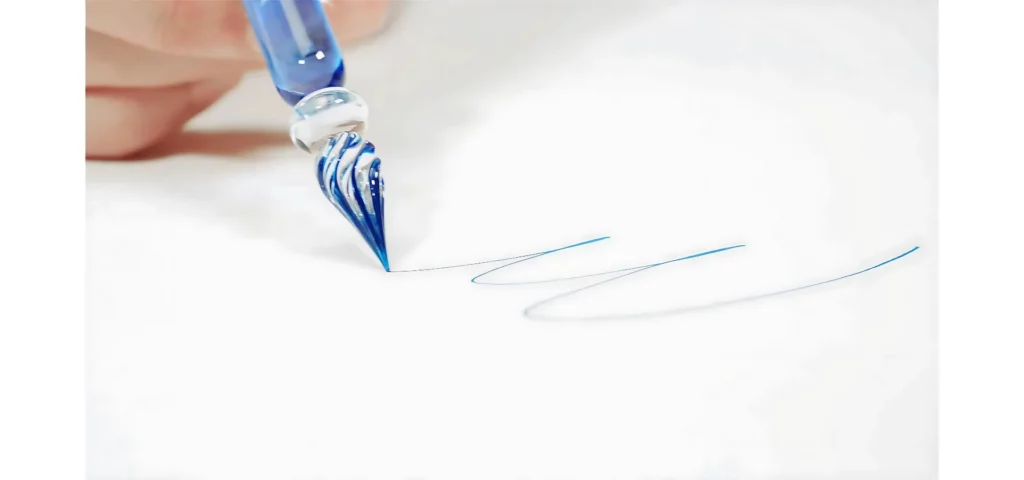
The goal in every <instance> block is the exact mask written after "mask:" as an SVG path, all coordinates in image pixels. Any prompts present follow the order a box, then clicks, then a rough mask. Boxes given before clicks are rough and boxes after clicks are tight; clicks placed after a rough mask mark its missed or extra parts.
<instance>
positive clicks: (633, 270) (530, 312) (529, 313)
mask: <svg viewBox="0 0 1024 480" xmlns="http://www.w3.org/2000/svg"><path fill="white" fill-rule="evenodd" d="M609 238H610V237H598V238H594V239H591V240H587V241H584V242H579V243H574V244H572V245H567V246H564V247H559V248H555V249H551V250H546V251H542V252H536V253H529V254H525V255H518V256H514V257H506V258H499V259H494V260H485V261H480V262H473V263H464V264H459V265H448V266H442V267H432V268H422V269H416V270H393V271H392V273H412V272H425V271H432V270H445V269H451V268H461V267H469V266H475V265H483V264H487V263H497V262H504V261H507V262H508V263H506V264H504V265H500V266H498V267H495V268H492V269H490V270H487V271H485V272H483V273H481V274H479V275H476V276H474V277H473V278H471V279H470V282H472V283H475V284H478V285H504V286H507V285H527V284H536V283H548V282H558V281H563V280H573V279H579V278H587V277H596V276H600V275H609V274H613V273H621V275H616V276H614V277H612V278H609V279H605V280H601V281H599V282H595V283H592V284H590V285H586V286H584V287H580V288H577V289H573V290H570V291H568V292H563V293H560V294H557V295H554V296H551V297H548V298H546V299H543V300H540V301H538V302H536V303H534V304H532V305H530V306H528V307H526V309H524V310H523V315H525V316H526V317H527V318H532V319H547V320H573V319H574V320H610V319H626V318H652V317H661V316H668V315H678V314H682V313H689V312H693V311H697V310H706V309H710V308H716V307H724V306H728V305H734V304H737V303H741V302H749V301H754V300H760V299H764V298H769V297H774V296H778V295H784V294H787V293H792V292H796V291H800V290H806V289H809V288H814V287H818V286H821V285H825V284H829V283H833V282H837V281H840V280H844V279H848V278H851V277H854V276H857V275H861V274H864V273H867V272H869V271H872V270H875V269H877V268H880V267H882V266H884V265H887V264H889V263H892V262H895V261H896V260H899V259H901V258H903V257H906V256H907V255H910V254H911V253H914V252H916V251H917V250H919V249H920V247H919V246H914V247H913V248H911V249H909V250H907V251H905V252H903V253H901V254H899V255H896V256H895V257H892V258H889V259H887V260H885V261H883V262H881V263H878V264H876V265H873V266H870V267H867V268H864V269H862V270H858V271H856V272H853V273H848V274H846V275H842V276H838V277H835V278H831V279H828V280H823V281H819V282H814V283H810V284H807V285H802V286H799V287H794V288H788V289H784V290H777V291H773V292H769V293H763V294H758V295H749V296H744V297H738V298H734V299H732V300H727V301H720V302H713V303H708V304H704V305H698V306H694V307H682V308H674V309H664V310H657V311H646V312H635V313H626V314H616V315H605V316H596V315H595V316H577V317H567V316H562V317H555V316H541V315H538V314H536V313H534V311H535V310H537V308H538V307H540V306H542V305H546V304H549V303H552V302H555V301H557V300H560V299H565V298H568V297H570V296H573V295H577V294H579V293H581V292H583V291H585V290H590V289H593V288H596V287H599V286H601V285H607V284H609V283H611V282H614V281H616V280H621V279H623V278H625V277H628V276H630V275H636V274H638V273H641V272H645V271H647V270H650V269H652V268H657V267H660V266H664V265H668V264H671V263H675V262H680V261H683V260H690V259H695V258H700V257H705V256H708V255H713V254H716V253H722V252H726V251H729V250H733V249H737V248H742V247H745V246H746V245H732V246H728V247H722V248H716V249H713V250H707V251H704V252H700V253H695V254H692V255H687V256H683V257H678V258H673V259H671V260H666V261H663V262H656V263H651V264H647V265H638V266H635V267H628V268H622V269H617V270H608V271H604V272H597V273H589V274H585V275H577V276H572V277H560V278H552V279H546V280H533V281H523V282H505V283H498V282H480V281H479V280H480V278H482V277H484V276H486V275H489V274H491V273H494V272H496V271H498V270H501V269H503V268H507V267H511V266H512V265H516V264H520V263H523V262H526V261H528V260H534V259H537V258H540V257H543V256H545V255H550V254H552V253H557V252H561V251H565V250H568V249H570V248H576V247H582V246H584V245H590V244H593V243H597V242H600V241H603V240H607V239H609Z"/></svg>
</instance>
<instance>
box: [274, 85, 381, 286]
mask: <svg viewBox="0 0 1024 480" xmlns="http://www.w3.org/2000/svg"><path fill="white" fill-rule="evenodd" d="M367 113H368V109H367V107H366V102H364V101H363V99H362V98H361V97H360V96H359V95H356V94H355V93H353V92H351V91H349V90H347V89H345V88H341V87H331V88H324V89H321V90H318V91H316V92H313V93H311V94H309V95H308V96H306V97H305V98H303V99H302V100H300V101H299V102H298V103H297V104H295V116H294V118H293V119H292V127H291V134H292V142H294V143H295V145H296V146H297V147H299V148H301V149H302V150H305V151H307V152H313V151H318V152H319V153H318V154H317V178H318V180H319V182H320V189H321V190H322V191H323V192H324V195H325V196H326V197H327V199H328V200H330V202H331V204H333V205H334V207H335V208H337V209H338V211H340V212H341V213H342V214H343V215H344V216H345V218H347V219H348V221H349V222H350V223H352V225H353V226H354V227H356V230H358V231H359V233H360V235H362V236H363V239H364V240H366V243H367V244H368V245H369V246H370V248H371V249H372V250H373V253H374V255H376V256H377V259H378V260H380V263H381V265H383V266H384V270H386V271H390V270H391V267H390V265H389V264H388V251H387V246H386V243H385V237H384V179H383V177H382V176H381V172H380V163H381V162H380V158H378V157H377V154H376V149H375V147H374V146H373V144H372V143H370V142H368V141H366V140H365V139H364V138H363V137H362V136H361V135H360V133H362V132H363V131H364V130H365V128H366V118H367Z"/></svg>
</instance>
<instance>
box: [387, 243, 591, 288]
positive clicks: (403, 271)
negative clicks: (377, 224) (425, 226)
mask: <svg viewBox="0 0 1024 480" xmlns="http://www.w3.org/2000/svg"><path fill="white" fill-rule="evenodd" d="M609 238H611V237H599V238H594V239H591V240H587V241H585V242H580V243H575V244H572V245H569V246H567V247H562V248H556V249H554V250H546V251H543V252H535V253H527V254H525V255H516V256H514V257H505V258H496V259H494V260H484V261H481V262H472V263H461V264H458V265H445V266H443V267H428V268H416V269H412V270H392V271H391V273H414V272H429V271H433V270H448V269H452V268H462V267H473V266H476V265H486V264H488V263H497V262H504V261H507V260H519V259H524V260H529V258H526V257H530V258H533V257H539V256H541V255H547V254H549V253H554V252H557V251H559V250H565V249H567V248H572V247H578V246H581V245H586V244H588V243H594V242H600V241H601V240H607V239H609ZM519 261H522V260H519ZM508 265H511V263H510V264H508ZM508 265H505V266H506V267H507V266H508ZM499 268H500V267H499ZM495 270H496V269H495ZM490 271H492V272H493V271H494V270H490ZM485 274H487V272H484V273H482V274H480V275H477V276H476V277H474V279H475V278H479V277H480V276H482V275H485Z"/></svg>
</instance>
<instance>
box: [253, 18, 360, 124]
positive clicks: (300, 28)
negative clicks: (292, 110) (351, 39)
mask: <svg viewBox="0 0 1024 480" xmlns="http://www.w3.org/2000/svg"><path fill="white" fill-rule="evenodd" d="M242 3H243V4H244V5H245V11H246V14H247V15H248V16H249V23H250V24H251V25H252V30H253V33H254V34H255V36H256V39H257V41H258V42H259V45H260V49H261V50H262V51H263V57H264V59H266V62H267V69H268V70H269V71H270V76H271V78H272V79H273V81H274V86H275V87H277V91H278V93H279V94H280V95H281V98H283V99H284V100H285V101H286V102H288V104H289V105H291V106H294V105H295V104H296V103H298V102H299V100H301V99H302V98H303V97H305V96H307V95H309V94H310V93H313V92H315V91H317V90H320V89H322V88H327V87H340V86H343V85H344V84H345V63H344V61H343V60H342V56H341V49H339V48H338V42H337V40H335V38H334V32H333V31H332V30H331V24H330V22H328V21H327V16H326V14H325V13H324V6H323V5H322V4H321V0H242Z"/></svg>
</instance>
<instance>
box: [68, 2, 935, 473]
mask: <svg viewBox="0 0 1024 480" xmlns="http://www.w3.org/2000/svg"><path fill="white" fill-rule="evenodd" d="M934 23H935V19H934V6H933V5H931V4H929V3H927V2H923V3H920V4H917V3H904V4H901V5H890V4H887V3H883V2H847V3H841V2H835V3H831V4H829V5H827V6H826V5H821V4H812V3H811V2H779V3H765V2H744V3H741V2H694V3H683V4H678V5H674V4H671V3H667V2H640V3H630V2H615V3H614V4H612V3H608V2H584V3H580V2H555V3H553V4H551V3H543V4H542V3H532V2H526V3H525V4H523V5H516V4H512V3H510V2H488V3H482V4H481V3H473V4H465V3H456V2H429V3H419V2H414V3H413V4H412V5H408V6H406V7H405V8H403V11H402V14H401V16H400V17H399V18H398V20H397V22H396V23H395V24H394V25H392V27H391V28H390V30H389V31H388V32H387V33H386V34H384V35H383V36H381V37H380V38H378V39H377V40H376V41H375V42H374V43H372V44H370V45H368V46H366V47H363V48H359V49H354V50H352V51H351V52H349V53H348V55H347V61H348V65H349V69H350V78H349V84H348V85H349V87H350V88H352V89H354V90H356V91H358V92H359V93H360V94H361V95H363V96H364V97H365V98H366V99H367V101H368V102H369V104H370V107H371V120H370V129H369V131H368V133H367V137H368V138H369V139H370V140H371V141H373V142H374V143H375V144H376V145H377V147H378V152H379V154H380V155H381V157H382V159H383V161H384V167H383V168H384V175H385V178H386V182H387V203H386V205H387V213H386V222H387V235H388V243H389V250H390V256H391V259H392V266H393V268H395V269H418V268H426V267H433V266H443V265H451V264H459V263H466V262H474V261H481V260H488V259H494V258H501V257H508V256H514V255H520V254H526V253H532V252H538V251H544V250H549V249H553V248H558V247H561V246H565V245H569V244H573V243H576V242H580V241H584V240H588V239H592V238H597V237H602V236H610V237H611V238H610V239H608V240H605V241H602V242H598V243H595V244H591V245H587V246H584V247H579V248H574V249H571V250H568V251H565V252H560V253H557V254H551V255H547V256H545V257H543V258H538V259H534V260H530V261H528V262H523V263H522V264H519V265H516V266H514V267H509V268H507V269H502V270H499V271H497V272H495V274H494V275H493V276H490V277H488V280H491V281H496V282H509V281H529V280H542V279H547V278H553V277H567V276H576V275H584V274H588V273H593V272H600V271H607V270H614V269H619V268H627V267H633V266H638V265H647V264H651V263H656V262H660V261H664V260H669V259H672V258H677V257H682V256H686V255H690V254H694V253H699V252H702V251H706V250H712V249H716V248H720V247H725V246H729V245H737V244H743V245H745V247H743V248H738V249H735V250H730V251H728V252H723V253H720V254H715V255H709V256H707V257H701V258H699V259H693V260H687V261H682V262H678V263H676V264H672V265H666V266H663V267H659V268H656V269H652V270H650V271H647V272H643V273H640V274H636V275H633V276H631V277H629V278H625V279H622V280H619V281H615V282H612V283H610V284H608V285H604V286H602V287H600V288H595V289H592V290H588V291H585V292H582V293H581V294H580V295H576V296H572V297H569V298H567V299H564V300H563V301H560V302H557V304H552V305H551V306H550V308H547V309H545V310H544V312H545V313H546V315H549V316H562V317H581V316H582V317H586V316H593V315H604V314H609V313H616V314H617V313H623V314H628V313H630V312H637V311H651V310H654V311H657V310H666V309H667V310H671V309H678V308H685V307H689V306H696V305H702V304H706V303H709V302H712V303H713V302H717V301H723V300H730V299H734V298H742V297H745V296H750V295H757V294H759V293H767V292H771V291H775V290H779V289H786V288H790V287H794V286H799V285H803V284H808V283H814V282H816V281H820V280H826V279H829V278H833V277H838V276H841V275H845V274H848V273H852V272H855V271H858V270H861V269H863V268H866V267H869V266H871V265H874V264H876V263H879V262H881V261H884V260H886V259H888V258H891V257H893V256H896V255H898V254H900V253H902V252H905V251H907V250H908V249H910V248H912V247H914V246H919V247H921V248H920V250H918V251H916V252H914V253H913V254H911V255H908V256H906V257H904V258H902V259H900V260H899V261H896V262H893V263H892V264H890V265H887V266H885V267H882V268H879V269H877V270H874V271H872V272H868V273H865V274H863V275H859V276H856V277H853V278H851V279H848V280H844V281H840V282H836V283H833V284H829V285H826V286H822V287H818V288H814V289H808V290H804V291H800V292H796V293H793V294H789V295H783V296H778V297H773V298H767V299H763V300H760V301H752V302H741V303H737V304H733V305H727V306H723V307H721V308H711V309H705V310H698V311H693V312H689V313H685V314H680V315H670V316H659V317H656V318H639V319H620V320H602V321H587V320H565V319H563V320H543V319H531V318H528V317H526V316H524V314H523V310H524V309H525V308H526V307H528V306H530V305H531V304H534V303H536V302H538V301H541V300H543V299H545V298H548V297H551V296H554V295H557V294H559V293H563V292H566V291H569V290H572V289H574V288H579V287H582V286H585V285H587V284H588V283H593V282H594V281H595V280H601V279H604V278H607V277H598V278H594V279H581V280H573V281H568V282H554V283H543V284H535V285H519V286H492V285H475V284H471V283H470V282H469V280H470V278H472V277H473V276H475V275H477V274H479V273H482V272H484V271H486V270H488V269H490V268H493V267H496V266H499V265H500V264H494V265H482V266H478V267H470V268H464V269H453V270H441V271H435V272H419V273H401V274H400V273H392V274H385V273H384V272H383V271H382V269H381V268H380V266H379V265H378V264H376V260H375V259H374V258H373V256H372V255H371V253H370V252H369V250H368V249H367V248H366V247H365V245H363V244H362V240H361V239H359V237H358V235H357V234H356V232H355V230H354V229H352V227H350V226H349V225H348V224H347V223H346V222H345V220H344V218H343V217H342V216H341V215H340V214H338V213H337V212H336V211H334V210H333V207H332V206H331V205H330V203H329V202H327V200H326V199H324V198H323V196H322V194H321V193H320V191H319V188H318V186H317V184H316V180H315V175H314V165H313V163H312V159H311V158H309V156H308V155H305V154H302V153H301V152H299V151H297V150H296V149H294V148H293V147H291V146H290V144H288V143H287V138H286V136H285V134H284V132H285V129H286V125H287V119H288V110H287V108H285V107H284V106H283V105H282V103H281V102H280V100H279V99H278V98H277V97H276V95H275V94H274V91H273V88H272V86H271V84H270V82H269V79H268V78H267V77H266V76H263V75H256V76H254V77H253V78H251V79H248V80H247V81H246V82H245V83H244V84H243V85H242V86H241V87H240V88H239V90H238V91H236V92H234V93H232V94H231V96H230V97H229V98H227V99H225V101H224V102H222V103H221V104H219V105H217V106H215V107H214V109H212V110H211V111H209V112H207V113H206V114H205V115H204V116H203V117H202V118H200V119H198V120H197V122H196V123H195V131H194V132H192V133H190V134H189V135H188V136H187V137H185V140H183V141H182V143H179V145H184V146H185V147H187V148H186V150H187V151H186V152H185V153H181V154H177V155H173V156H171V157H168V158H166V159H160V160H156V161H149V162H139V163H90V164H89V165H88V202H87V214H88V238H87V253H88V257H87V258H88V279H87V280H88V281H87V288H88V322H89V325H88V334H89V338H88V351H89V358H88V365H89V366H88V374H89V392H88V402H89V404H88V408H89V424H88V427H89V462H90V467H89V468H90V475H91V476H92V477H93V478H216V479H225V478H231V479H233V478H239V479H241V478H245V479H256V478H260V479H262V478H346V479H347V478H374V479H376V478H381V479H383V478H430V479H434V478H437V479H442V478H443V479H463V478H465V479H480V478H490V479H504V478H509V479H512V478H581V479H582V478H587V479H603V478H618V479H627V478H628V479H634V478H636V479H640V478H850V477H857V478H900V479H911V478H931V477H932V476H933V473H934V462H935V455H934V453H935V452H934V450H935V448H934V445H935V428H936V427H935V411H936V408H935V403H936V401H935V358H934V350H935V309H934V305H935V285H934V282H935V280H934V278H935V251H936V248H937V246H936V244H935V212H936V203H935V175H936V163H935V143H936V140H935V139H936V131H935V130H936V127H935V116H936V105H935V103H936V102H935V89H936V80H935V45H934V44H935V40H934V35H935V31H934ZM260 132H263V133H260ZM239 145H251V146H252V148H251V149H246V151H244V152H242V153H237V154H236V153H234V152H232V150H233V149H235V148H234V147H236V146H239ZM235 150H237V149H235Z"/></svg>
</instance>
